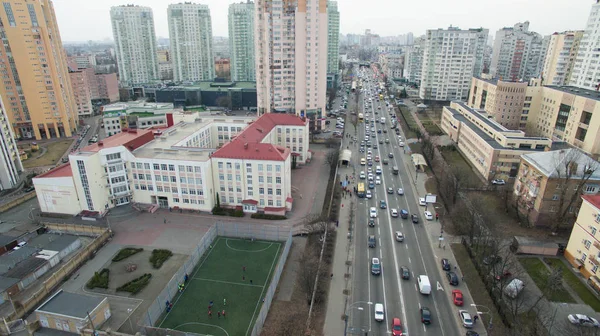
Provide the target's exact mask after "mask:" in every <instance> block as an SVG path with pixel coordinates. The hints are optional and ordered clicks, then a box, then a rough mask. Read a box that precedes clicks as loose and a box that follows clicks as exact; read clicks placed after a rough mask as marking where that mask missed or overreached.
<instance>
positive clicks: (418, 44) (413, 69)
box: [404, 37, 426, 84]
mask: <svg viewBox="0 0 600 336" xmlns="http://www.w3.org/2000/svg"><path fill="white" fill-rule="evenodd" d="M425 41H426V40H425V38H424V37H419V38H417V39H416V40H415V41H414V44H413V45H411V46H408V47H407V48H406V52H405V54H404V78H406V79H408V81H409V82H410V83H415V84H419V83H421V70H422V67H423V49H424V48H425Z"/></svg>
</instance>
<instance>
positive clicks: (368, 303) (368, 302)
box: [344, 301, 373, 336]
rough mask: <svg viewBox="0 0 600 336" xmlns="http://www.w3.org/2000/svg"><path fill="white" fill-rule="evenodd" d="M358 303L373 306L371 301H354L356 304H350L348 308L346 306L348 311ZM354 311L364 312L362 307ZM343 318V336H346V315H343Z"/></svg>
mask: <svg viewBox="0 0 600 336" xmlns="http://www.w3.org/2000/svg"><path fill="white" fill-rule="evenodd" d="M359 303H366V304H367V305H372V304H373V302H371V301H356V302H354V303H352V304H351V305H350V306H348V310H351V309H353V306H354V305H357V304H359ZM356 309H357V310H359V311H363V310H365V309H364V308H363V307H356ZM344 317H345V319H344V336H346V335H347V332H348V314H345V316H344Z"/></svg>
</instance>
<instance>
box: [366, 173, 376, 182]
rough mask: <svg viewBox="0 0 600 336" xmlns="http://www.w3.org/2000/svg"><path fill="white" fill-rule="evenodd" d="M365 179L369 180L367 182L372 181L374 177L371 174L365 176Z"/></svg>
mask: <svg viewBox="0 0 600 336" xmlns="http://www.w3.org/2000/svg"><path fill="white" fill-rule="evenodd" d="M367 177H368V178H369V181H373V179H374V178H375V175H373V173H369V175H367Z"/></svg>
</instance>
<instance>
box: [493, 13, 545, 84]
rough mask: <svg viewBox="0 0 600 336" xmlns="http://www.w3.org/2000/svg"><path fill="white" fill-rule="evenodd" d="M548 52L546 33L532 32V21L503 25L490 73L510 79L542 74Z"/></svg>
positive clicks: (498, 36)
mask: <svg viewBox="0 0 600 336" xmlns="http://www.w3.org/2000/svg"><path fill="white" fill-rule="evenodd" d="M545 54H546V50H545V49H544V48H543V44H542V36H541V35H540V34H538V33H534V32H530V31H529V21H525V22H519V23H517V24H515V25H514V26H513V27H510V28H506V27H505V28H502V29H500V30H498V32H496V37H495V39H494V47H493V53H492V62H491V65H490V74H491V75H492V76H493V77H496V78H501V79H504V80H510V81H517V80H524V81H527V80H529V79H530V78H534V77H539V75H540V73H541V66H542V64H543V57H544V55H545Z"/></svg>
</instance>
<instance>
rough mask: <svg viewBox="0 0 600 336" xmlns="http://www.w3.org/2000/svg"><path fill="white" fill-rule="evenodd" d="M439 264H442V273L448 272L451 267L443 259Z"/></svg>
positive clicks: (446, 260)
mask: <svg viewBox="0 0 600 336" xmlns="http://www.w3.org/2000/svg"><path fill="white" fill-rule="evenodd" d="M441 262H442V269H443V270H444V271H449V270H450V268H451V266H450V262H449V261H448V259H446V258H443V259H442V260H441Z"/></svg>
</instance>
